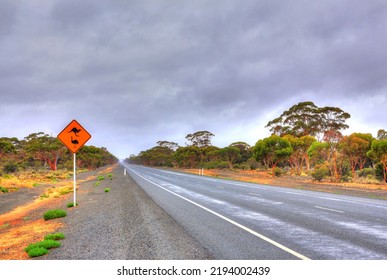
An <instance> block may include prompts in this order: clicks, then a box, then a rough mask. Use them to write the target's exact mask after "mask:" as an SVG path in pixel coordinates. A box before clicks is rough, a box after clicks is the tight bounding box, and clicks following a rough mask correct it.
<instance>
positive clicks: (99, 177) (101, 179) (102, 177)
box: [97, 175, 105, 181]
mask: <svg viewBox="0 0 387 280" xmlns="http://www.w3.org/2000/svg"><path fill="white" fill-rule="evenodd" d="M97 180H98V181H103V180H105V177H104V176H103V175H99V176H98V177H97Z"/></svg>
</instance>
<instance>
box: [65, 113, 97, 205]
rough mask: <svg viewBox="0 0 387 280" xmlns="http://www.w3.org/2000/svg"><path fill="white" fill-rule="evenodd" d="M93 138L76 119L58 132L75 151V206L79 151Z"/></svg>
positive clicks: (75, 200) (68, 146) (67, 145)
mask: <svg viewBox="0 0 387 280" xmlns="http://www.w3.org/2000/svg"><path fill="white" fill-rule="evenodd" d="M90 138H91V135H90V133H89V132H87V131H86V129H84V128H83V127H82V126H81V125H80V124H79V123H78V122H77V121H76V120H73V121H72V122H70V123H69V124H68V125H67V126H66V127H65V128H64V129H63V130H62V132H61V133H59V134H58V139H59V140H60V141H61V142H62V143H63V144H64V145H65V146H66V147H67V148H68V149H69V150H70V151H71V152H72V153H73V155H74V207H75V206H76V205H77V193H76V192H77V156H76V154H77V152H78V151H79V149H80V148H82V147H83V145H85V143H86V142H87V141H89V139H90Z"/></svg>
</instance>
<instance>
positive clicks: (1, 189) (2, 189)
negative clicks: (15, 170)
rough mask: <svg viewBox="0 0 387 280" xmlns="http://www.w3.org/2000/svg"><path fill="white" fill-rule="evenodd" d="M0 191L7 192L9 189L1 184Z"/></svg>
mask: <svg viewBox="0 0 387 280" xmlns="http://www.w3.org/2000/svg"><path fill="white" fill-rule="evenodd" d="M0 191H1V192H2V193H8V192H9V190H8V189H6V188H4V187H3V186H0Z"/></svg>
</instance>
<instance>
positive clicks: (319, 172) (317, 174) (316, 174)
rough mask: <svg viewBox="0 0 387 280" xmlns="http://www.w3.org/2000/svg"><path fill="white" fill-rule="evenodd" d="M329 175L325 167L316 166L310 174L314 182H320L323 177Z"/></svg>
mask: <svg viewBox="0 0 387 280" xmlns="http://www.w3.org/2000/svg"><path fill="white" fill-rule="evenodd" d="M328 175H329V168H328V167H327V166H326V165H316V167H315V168H314V171H313V172H312V177H313V179H314V180H316V181H318V182H321V180H323V179H324V178H325V177H327V176H328Z"/></svg>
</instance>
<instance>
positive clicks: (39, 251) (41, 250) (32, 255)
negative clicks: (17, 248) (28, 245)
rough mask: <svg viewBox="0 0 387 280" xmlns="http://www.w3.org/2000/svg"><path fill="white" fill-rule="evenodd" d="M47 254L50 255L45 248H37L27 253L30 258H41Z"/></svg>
mask: <svg viewBox="0 0 387 280" xmlns="http://www.w3.org/2000/svg"><path fill="white" fill-rule="evenodd" d="M47 253H48V250H47V249H46V248H43V247H36V248H32V249H30V250H28V251H27V254H28V256H29V257H30V258H36V257H40V256H43V255H46V254H47Z"/></svg>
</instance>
